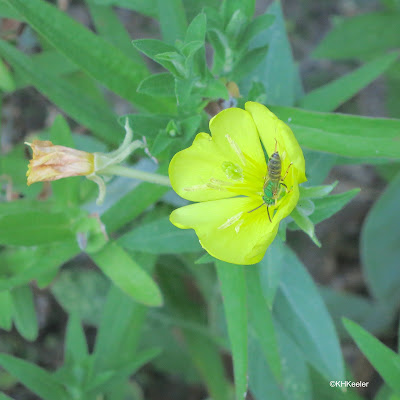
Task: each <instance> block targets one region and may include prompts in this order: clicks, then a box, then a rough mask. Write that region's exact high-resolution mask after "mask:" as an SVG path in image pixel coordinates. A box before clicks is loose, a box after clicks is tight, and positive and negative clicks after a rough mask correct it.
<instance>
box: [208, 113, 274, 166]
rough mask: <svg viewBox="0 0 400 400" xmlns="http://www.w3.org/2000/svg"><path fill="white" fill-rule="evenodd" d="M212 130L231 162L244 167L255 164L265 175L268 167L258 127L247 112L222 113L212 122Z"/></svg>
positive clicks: (214, 138) (217, 142) (213, 135)
mask: <svg viewBox="0 0 400 400" xmlns="http://www.w3.org/2000/svg"><path fill="white" fill-rule="evenodd" d="M210 130H211V134H212V137H213V140H214V141H215V143H216V144H217V146H218V147H219V148H220V150H221V152H222V153H223V154H224V155H226V156H227V158H228V159H229V160H236V162H237V163H239V164H241V165H243V167H246V165H247V166H249V164H250V163H253V164H255V165H254V167H255V168H257V169H258V170H260V171H263V173H264V174H265V171H266V168H267V166H266V162H265V157H264V152H263V150H262V147H261V143H260V138H259V136H258V132H257V127H256V125H255V124H254V121H253V118H252V117H251V115H250V114H249V113H248V112H247V111H245V110H242V109H240V108H228V109H226V110H223V111H221V112H220V113H219V114H217V115H216V116H215V117H214V118H212V119H211V120H210ZM246 156H247V157H249V158H251V160H248V159H247V157H246Z"/></svg>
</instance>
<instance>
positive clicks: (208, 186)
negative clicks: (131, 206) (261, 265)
mask: <svg viewBox="0 0 400 400" xmlns="http://www.w3.org/2000/svg"><path fill="white" fill-rule="evenodd" d="M245 108H246V110H242V109H239V108H230V109H226V110H224V111H222V112H220V113H219V114H218V115H216V116H215V117H214V118H213V119H211V121H210V130H211V134H212V136H210V135H209V134H207V133H199V134H198V135H197V136H196V138H195V140H194V142H193V144H192V146H190V147H189V148H187V149H185V150H182V151H180V152H179V153H177V154H176V155H175V156H174V157H173V159H172V161H171V163H170V166H169V176H170V180H171V184H172V187H173V189H174V190H175V191H176V192H177V193H178V194H179V195H180V196H181V197H183V198H185V199H187V200H191V201H195V202H198V203H196V204H191V205H188V206H185V207H181V208H179V209H176V210H175V211H173V212H172V214H171V217H170V220H171V222H172V223H173V224H174V225H176V226H177V227H178V228H182V229H190V228H191V229H194V230H195V232H196V234H197V236H198V237H199V240H200V243H201V245H202V246H203V247H204V249H205V250H207V252H208V253H209V254H211V255H212V256H213V257H215V258H218V259H220V260H223V261H227V262H230V263H233V264H243V265H246V264H255V263H257V262H259V261H260V260H261V259H262V258H263V256H264V254H265V251H266V250H267V248H268V246H269V245H270V244H271V242H272V241H273V240H274V238H275V236H276V234H277V232H278V228H279V222H280V221H281V220H282V219H283V218H285V217H286V216H288V215H289V214H290V213H291V212H292V210H293V209H294V207H295V206H296V204H297V202H298V199H299V188H298V185H299V184H300V183H302V182H304V181H306V177H305V162H304V157H303V153H302V151H301V148H300V146H299V144H298V143H297V141H296V139H295V137H294V135H293V132H292V131H291V130H290V128H289V127H288V126H287V125H286V124H285V123H283V122H282V121H280V120H279V119H278V118H277V117H276V116H275V115H274V114H273V113H272V112H270V111H269V110H268V109H267V108H266V107H265V106H263V105H261V104H259V103H254V102H248V103H246V106H245ZM260 139H261V142H262V144H263V145H264V148H265V149H266V152H267V154H268V157H271V156H272V154H273V153H275V151H276V152H277V153H278V155H279V159H280V160H281V170H280V174H279V175H278V176H280V178H278V184H277V186H276V187H277V188H278V189H277V190H273V191H271V190H269V189H270V187H269V186H268V182H270V180H269V178H268V168H267V161H266V159H265V155H264V151H263V148H262V146H261V143H260ZM274 157H275V158H276V155H275V156H274ZM285 175H286V176H285ZM283 178H284V179H283ZM266 200H267V201H268V202H269V203H270V204H269V206H268V207H267V204H266ZM270 219H271V220H270Z"/></svg>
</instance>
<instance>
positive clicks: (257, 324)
mask: <svg viewBox="0 0 400 400" xmlns="http://www.w3.org/2000/svg"><path fill="white" fill-rule="evenodd" d="M246 286H247V304H248V310H249V322H250V326H251V327H252V329H253V330H254V334H255V336H256V337H257V339H258V341H259V343H260V345H261V348H262V350H263V353H264V356H265V359H266V360H267V362H268V365H269V367H270V369H271V371H272V373H273V374H274V377H275V379H276V380H277V382H282V371H281V360H280V355H279V349H278V342H277V338H276V333H275V327H274V324H273V320H272V312H271V310H270V308H269V307H268V304H267V302H266V300H265V298H264V295H263V292H262V289H261V285H260V275H259V271H258V270H257V269H256V268H251V269H250V268H248V269H246Z"/></svg>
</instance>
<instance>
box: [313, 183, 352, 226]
mask: <svg viewBox="0 0 400 400" xmlns="http://www.w3.org/2000/svg"><path fill="white" fill-rule="evenodd" d="M359 192H360V189H352V190H349V191H348V192H344V193H338V194H332V195H330V196H326V197H323V198H320V199H314V200H313V201H314V205H315V211H314V212H313V213H312V214H311V215H310V220H311V221H312V222H313V223H314V224H318V223H319V222H321V221H324V220H325V219H328V218H330V217H331V216H332V215H333V214H335V213H337V212H338V211H340V210H341V209H342V208H343V207H345V206H346V204H347V203H349V202H350V201H351V200H352V199H353V198H354V197H355V196H357V194H358V193H359Z"/></svg>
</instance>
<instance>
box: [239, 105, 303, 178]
mask: <svg viewBox="0 0 400 400" xmlns="http://www.w3.org/2000/svg"><path fill="white" fill-rule="evenodd" d="M245 108H246V110H247V111H248V112H249V113H250V114H251V116H252V117H253V120H254V122H255V124H256V126H257V129H258V133H259V135H260V137H261V140H262V142H263V144H264V146H265V149H266V150H267V153H268V156H270V155H271V154H272V153H273V152H274V149H275V139H276V140H277V142H278V151H279V154H280V155H281V156H283V155H284V160H283V163H282V167H283V173H284V172H285V171H286V169H287V167H288V165H289V163H290V162H292V163H293V167H294V168H295V169H296V170H297V172H298V174H297V179H298V183H302V182H305V181H306V180H307V178H306V175H305V161H304V156H303V152H302V150H301V148H300V146H299V144H298V142H297V140H296V138H295V136H294V134H293V132H292V130H291V129H290V128H289V127H288V126H287V125H286V124H285V123H284V122H282V121H281V120H280V119H278V117H277V116H276V115H275V114H273V113H272V112H271V111H270V110H268V108H267V107H265V106H263V105H262V104H259V103H255V102H252V101H249V102H247V103H246V105H245Z"/></svg>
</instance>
